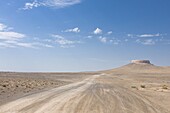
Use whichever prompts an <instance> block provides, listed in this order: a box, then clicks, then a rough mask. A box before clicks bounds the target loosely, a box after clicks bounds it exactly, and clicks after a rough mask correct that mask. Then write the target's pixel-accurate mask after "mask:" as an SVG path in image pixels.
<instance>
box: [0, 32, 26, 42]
mask: <svg viewBox="0 0 170 113" xmlns="http://www.w3.org/2000/svg"><path fill="white" fill-rule="evenodd" d="M24 37H26V35H25V34H22V33H18V32H11V31H8V32H4V31H2V32H0V39H3V40H18V39H21V38H24Z"/></svg>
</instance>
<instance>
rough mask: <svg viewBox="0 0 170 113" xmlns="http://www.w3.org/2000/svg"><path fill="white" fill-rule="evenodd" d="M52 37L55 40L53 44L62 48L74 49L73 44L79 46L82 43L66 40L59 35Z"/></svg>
mask: <svg viewBox="0 0 170 113" xmlns="http://www.w3.org/2000/svg"><path fill="white" fill-rule="evenodd" d="M52 37H54V38H56V40H55V42H56V43H58V44H59V45H60V47H62V48H69V47H75V44H80V43H82V42H80V41H77V40H68V39H66V38H65V37H63V36H60V35H52Z"/></svg>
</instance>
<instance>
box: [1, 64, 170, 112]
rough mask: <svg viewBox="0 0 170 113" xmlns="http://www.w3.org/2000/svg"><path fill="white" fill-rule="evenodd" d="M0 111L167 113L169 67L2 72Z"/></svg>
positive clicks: (129, 65) (169, 109)
mask: <svg viewBox="0 0 170 113" xmlns="http://www.w3.org/2000/svg"><path fill="white" fill-rule="evenodd" d="M0 113H170V67H159V66H154V65H152V64H147V63H146V64H145V63H142V64H135V63H131V64H128V65H126V66H123V67H120V68H116V69H112V70H106V71H100V72H91V73H90V72H89V73H7V72H1V73H0Z"/></svg>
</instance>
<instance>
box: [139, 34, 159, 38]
mask: <svg viewBox="0 0 170 113" xmlns="http://www.w3.org/2000/svg"><path fill="white" fill-rule="evenodd" d="M159 36H161V34H159V33H157V34H142V35H137V37H140V38H151V37H159Z"/></svg>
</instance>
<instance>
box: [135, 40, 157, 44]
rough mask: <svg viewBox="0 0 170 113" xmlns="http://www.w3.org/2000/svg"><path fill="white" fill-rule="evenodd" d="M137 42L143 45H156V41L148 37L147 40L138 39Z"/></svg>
mask: <svg viewBox="0 0 170 113" xmlns="http://www.w3.org/2000/svg"><path fill="white" fill-rule="evenodd" d="M136 42H137V43H140V44H143V45H155V41H154V40H153V39H146V40H140V39H137V40H136Z"/></svg>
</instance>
